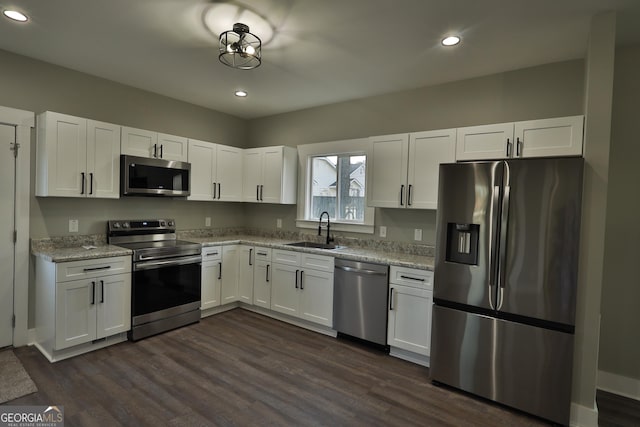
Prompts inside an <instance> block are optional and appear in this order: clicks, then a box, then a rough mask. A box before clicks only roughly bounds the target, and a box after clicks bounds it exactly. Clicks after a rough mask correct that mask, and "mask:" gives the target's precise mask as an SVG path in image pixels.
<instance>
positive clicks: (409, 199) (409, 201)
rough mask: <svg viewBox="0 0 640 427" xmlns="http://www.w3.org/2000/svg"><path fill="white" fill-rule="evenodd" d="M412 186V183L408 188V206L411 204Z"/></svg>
mask: <svg viewBox="0 0 640 427" xmlns="http://www.w3.org/2000/svg"><path fill="white" fill-rule="evenodd" d="M411 187H413V185H412V184H409V188H408V189H407V206H411Z"/></svg>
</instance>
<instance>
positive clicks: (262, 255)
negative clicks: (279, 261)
mask: <svg viewBox="0 0 640 427" xmlns="http://www.w3.org/2000/svg"><path fill="white" fill-rule="evenodd" d="M255 254H256V255H255V260H256V261H259V260H262V261H271V248H260V247H256V248H255Z"/></svg>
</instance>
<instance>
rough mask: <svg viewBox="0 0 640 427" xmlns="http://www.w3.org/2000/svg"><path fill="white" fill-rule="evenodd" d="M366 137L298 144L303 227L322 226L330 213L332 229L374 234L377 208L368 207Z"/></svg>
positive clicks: (298, 221) (299, 223)
mask: <svg viewBox="0 0 640 427" xmlns="http://www.w3.org/2000/svg"><path fill="white" fill-rule="evenodd" d="M368 152H369V142H368V139H366V138H361V139H350V140H343V141H332V142H321V143H316V144H303V145H298V156H299V158H300V170H299V171H298V177H299V183H298V189H299V197H298V220H297V221H296V225H297V226H298V227H301V228H315V229H317V228H318V218H320V214H321V213H322V212H324V211H327V212H329V217H330V218H331V229H332V230H336V231H350V232H355V233H369V234H370V233H373V230H374V229H373V224H374V213H375V209H374V208H370V207H367V201H366V195H367V191H366V176H367V153H368Z"/></svg>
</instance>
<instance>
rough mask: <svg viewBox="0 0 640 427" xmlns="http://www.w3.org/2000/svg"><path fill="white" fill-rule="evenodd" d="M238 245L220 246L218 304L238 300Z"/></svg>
mask: <svg viewBox="0 0 640 427" xmlns="http://www.w3.org/2000/svg"><path fill="white" fill-rule="evenodd" d="M239 251H240V246H239V245H231V246H223V247H222V267H221V271H222V273H221V277H220V280H221V283H220V304H223V305H224V304H229V303H232V302H234V301H238V299H239V296H238V261H239V259H238V258H239V255H238V253H239Z"/></svg>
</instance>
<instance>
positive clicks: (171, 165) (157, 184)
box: [120, 154, 191, 197]
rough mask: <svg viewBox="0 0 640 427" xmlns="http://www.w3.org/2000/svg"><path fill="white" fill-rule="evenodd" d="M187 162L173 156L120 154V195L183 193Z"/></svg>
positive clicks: (185, 189)
mask: <svg viewBox="0 0 640 427" xmlns="http://www.w3.org/2000/svg"><path fill="white" fill-rule="evenodd" d="M190 172H191V164H190V163H187V162H179V161H174V160H163V159H149V158H146V157H137V156H127V155H124V154H123V155H121V156H120V195H121V196H169V197H186V196H188V195H189V194H190V191H189V178H190Z"/></svg>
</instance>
